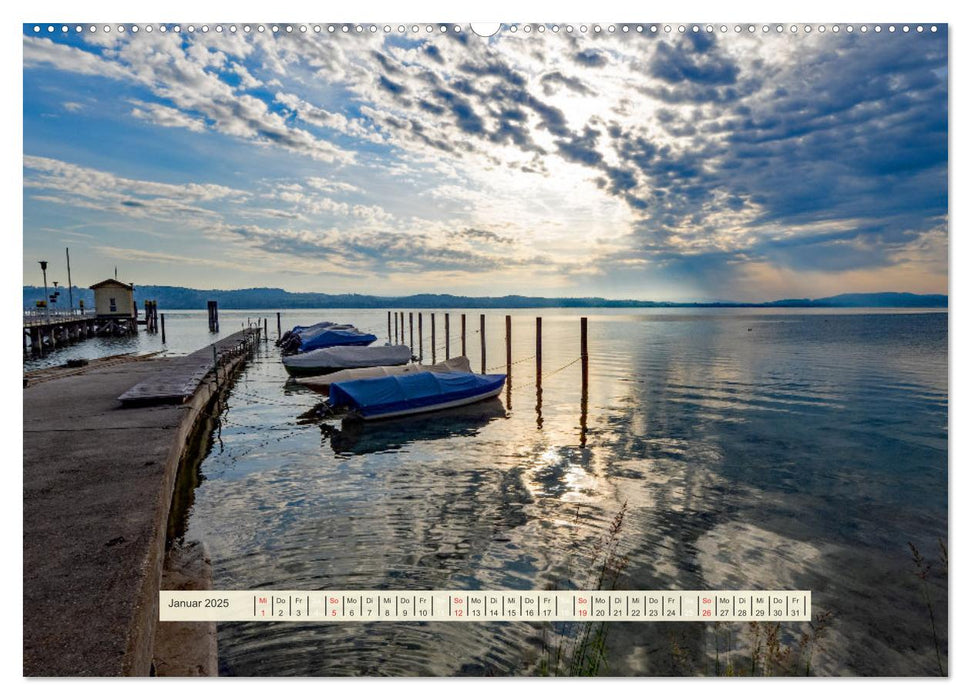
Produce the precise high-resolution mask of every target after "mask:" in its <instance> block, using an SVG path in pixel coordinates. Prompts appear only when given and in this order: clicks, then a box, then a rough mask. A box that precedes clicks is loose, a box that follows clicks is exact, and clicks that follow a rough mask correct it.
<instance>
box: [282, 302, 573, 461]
mask: <svg viewBox="0 0 971 700" xmlns="http://www.w3.org/2000/svg"><path fill="white" fill-rule="evenodd" d="M277 316H278V324H279V314H278V315H277ZM429 316H430V320H431V345H432V348H431V349H432V364H434V363H435V361H436V359H437V358H436V349H437V345H436V343H435V314H434V313H430V314H429ZM444 316H445V359H446V360H447V359H448V358H449V357H450V352H451V333H450V326H451V317H450V314H447V313H446V314H444ZM485 319H486V317H485V314H479V355H480V368H481V372H482V374H485V373H486V371H487V370H486V322H485ZM417 320H418V358H419V361H421V360H423V359H424V332H423V330H424V329H423V325H424V316H423V314H422V313H421V312H419V313H418V319H417ZM505 321H506V407H507V408H512V372H513V364H514V363H513V359H512V316H510V315H508V314H507V315H506V318H505ZM460 323H461V332H460V334H459V338H460V341H461V351H462V352H461V354H462V355H465V354H466V329H467V324H466V315H465V314H461V316H460ZM414 327H415V312H411V311H409V312H408V325H407V328H408V335H407V340H408V346H409V347H411V348H412V350H414V347H415V339H414ZM278 332H279V331H278ZM405 339H406V336H405V312H403V311H389V312H388V342H392V340H393V341H394V342H395V343H398V342H400V343H404V342H405ZM579 350H580V357H579V358H578V359H579V361H580V446H581V447H584V446H585V445H586V442H587V402H588V400H589V396H590V392H589V380H590V371H589V366H590V354H589V352H588V346H587V318H586V317H585V316H583V317H581V318H580V348H579ZM535 360H536V425H537V427H539V428H542V426H543V318H542V317H541V316H537V317H536V353H535ZM576 361H577V360H573V362H576ZM571 364H572V363H571ZM564 368H565V367H564ZM564 368H560V369H564ZM554 371H559V370H554Z"/></svg>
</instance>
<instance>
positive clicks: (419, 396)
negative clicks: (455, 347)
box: [328, 372, 506, 420]
mask: <svg viewBox="0 0 971 700" xmlns="http://www.w3.org/2000/svg"><path fill="white" fill-rule="evenodd" d="M505 382H506V375H505V374H472V373H465V372H418V373H415V374H403V375H397V376H391V377H378V378H375V379H357V380H354V381H350V382H337V383H335V384H331V385H330V398H329V401H328V403H330V405H331V406H332V407H333V408H340V407H347V408H348V409H349V410H350V411H351V412H352V414H354V415H357V416H359V417H360V418H363V419H364V420H375V419H378V418H396V417H398V416H410V415H413V414H416V413H426V412H428V411H440V410H443V409H446V408H454V407H456V406H465V405H466V404H470V403H475V402H476V401H482V400H484V399H490V398H492V397H494V396H498V395H499V392H501V391H502V386H503V384H505Z"/></svg>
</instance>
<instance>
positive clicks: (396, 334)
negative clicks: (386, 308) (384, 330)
mask: <svg viewBox="0 0 971 700" xmlns="http://www.w3.org/2000/svg"><path fill="white" fill-rule="evenodd" d="M394 342H395V344H396V345H397V343H398V313H397V312H395V315H394Z"/></svg>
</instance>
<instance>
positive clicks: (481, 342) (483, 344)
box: [479, 314, 486, 374]
mask: <svg viewBox="0 0 971 700" xmlns="http://www.w3.org/2000/svg"><path fill="white" fill-rule="evenodd" d="M479 351H480V354H481V355H482V374H485V373H486V338H485V314H479Z"/></svg>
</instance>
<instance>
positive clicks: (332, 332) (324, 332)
mask: <svg viewBox="0 0 971 700" xmlns="http://www.w3.org/2000/svg"><path fill="white" fill-rule="evenodd" d="M377 339H378V337H377V336H376V335H374V334H372V333H362V332H361V331H359V330H358V329H356V328H354V327H353V326H331V327H330V328H321V329H318V330H315V331H314V332H312V333H308V332H306V331H305V332H304V333H300V334H294V335H293V336H291V338H290V340H289V341H287V343H286V344H285V345H284V346H283V350H284V352H286V353H288V354H295V353H304V352H310V351H311V350H318V349H320V348H333V347H339V346H342V345H361V346H363V345H370V344H371V343H373V342H374V341H375V340H377Z"/></svg>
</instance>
